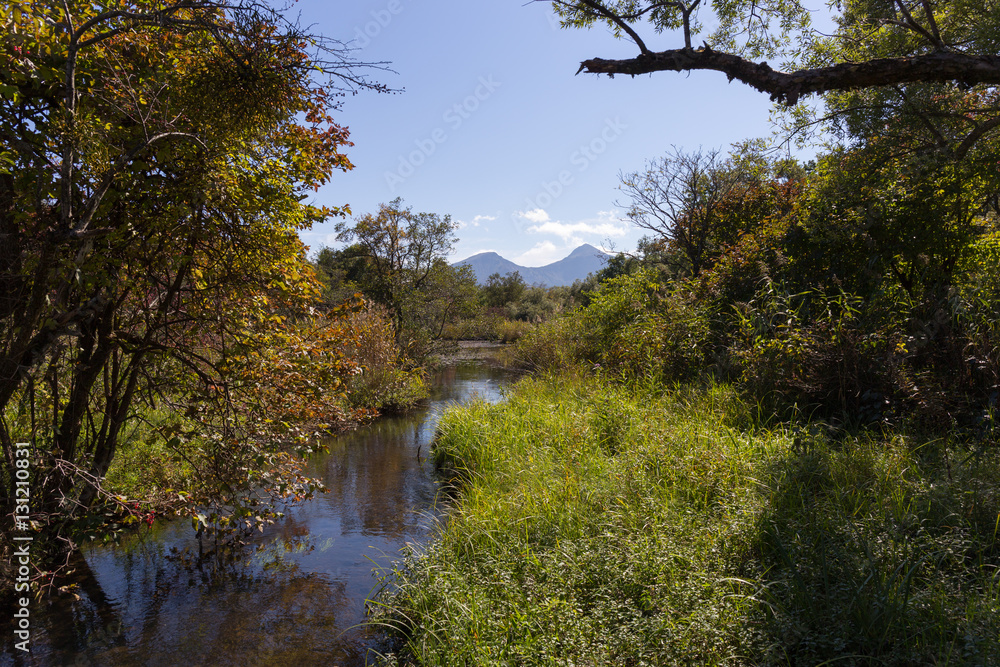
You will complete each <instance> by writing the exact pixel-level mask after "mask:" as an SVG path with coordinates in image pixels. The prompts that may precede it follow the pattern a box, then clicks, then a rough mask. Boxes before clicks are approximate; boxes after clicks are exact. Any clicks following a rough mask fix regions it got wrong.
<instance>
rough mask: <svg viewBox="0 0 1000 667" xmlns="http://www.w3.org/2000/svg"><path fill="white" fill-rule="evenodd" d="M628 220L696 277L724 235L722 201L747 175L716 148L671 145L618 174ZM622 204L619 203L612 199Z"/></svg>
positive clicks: (748, 179) (736, 192)
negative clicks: (659, 155)
mask: <svg viewBox="0 0 1000 667" xmlns="http://www.w3.org/2000/svg"><path fill="white" fill-rule="evenodd" d="M620 179H621V186H620V187H619V189H620V190H621V191H622V192H624V193H625V194H626V195H628V197H629V199H630V200H631V202H630V203H629V204H627V215H628V218H629V220H631V221H632V223H633V224H634V225H636V226H637V227H639V228H640V229H644V230H646V231H648V232H650V233H651V234H652V235H653V237H654V240H659V241H660V242H661V243H663V244H664V245H665V246H666V247H665V248H664V249H665V250H673V251H674V255H675V256H680V257H682V258H683V261H684V267H683V270H685V271H689V272H690V273H691V275H693V276H696V277H697V276H698V275H699V274H700V273H701V271H702V270H703V269H704V268H705V267H706V266H707V265H708V264H709V262H710V260H711V257H712V256H713V255H714V254H715V253H716V251H717V249H718V245H719V238H720V237H721V236H723V235H724V234H726V231H727V230H725V229H723V224H722V223H723V222H724V221H726V220H727V218H725V217H723V216H722V215H721V211H722V207H723V204H724V202H726V201H727V200H729V199H731V198H733V197H737V198H738V197H739V196H740V194H741V193H743V192H744V191H746V190H747V189H748V187H749V184H750V182H751V175H750V174H748V173H747V171H746V170H745V169H742V168H740V166H739V165H737V164H735V163H733V162H732V161H730V160H728V159H724V158H723V157H721V156H720V152H719V151H718V150H710V151H702V150H701V149H699V150H697V151H694V152H691V153H685V152H684V151H683V150H681V149H678V148H676V147H675V148H673V149H672V151H671V152H669V153H667V155H665V156H664V157H662V158H659V159H658V160H652V161H651V162H650V163H649V164H648V165H647V166H646V169H645V170H644V171H641V172H633V173H630V174H622V175H621V176H620ZM617 205H619V206H623V204H617Z"/></svg>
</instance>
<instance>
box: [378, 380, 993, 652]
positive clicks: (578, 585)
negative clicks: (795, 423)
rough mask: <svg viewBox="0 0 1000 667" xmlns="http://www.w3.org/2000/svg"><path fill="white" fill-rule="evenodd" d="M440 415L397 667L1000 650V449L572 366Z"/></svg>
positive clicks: (387, 600) (399, 606)
mask: <svg viewBox="0 0 1000 667" xmlns="http://www.w3.org/2000/svg"><path fill="white" fill-rule="evenodd" d="M440 428H441V434H440V438H439V440H438V442H437V446H436V450H435V456H436V457H437V460H438V462H439V463H440V464H441V465H442V466H444V467H445V468H449V469H452V470H453V471H454V472H455V474H456V476H457V477H456V479H457V488H458V498H457V502H456V508H455V510H454V511H453V513H452V514H451V515H450V517H449V520H448V521H447V524H446V526H445V527H444V528H443V529H442V532H441V534H440V536H439V538H438V539H437V540H436V541H435V542H433V543H432V544H431V545H430V546H428V547H427V548H426V549H425V550H424V551H423V552H422V553H421V554H419V555H414V556H413V557H411V558H409V559H408V560H407V561H406V562H405V563H404V564H403V565H401V567H400V569H399V571H398V572H397V573H396V577H397V581H396V583H395V584H393V586H392V588H391V589H388V590H387V592H386V593H385V595H384V596H383V598H382V600H381V602H380V604H381V605H384V606H381V607H380V608H379V610H378V611H377V613H376V614H375V620H376V622H378V623H383V624H385V625H386V626H388V627H390V628H392V629H393V630H394V631H395V633H396V634H397V635H398V636H399V637H400V638H401V641H403V642H405V647H401V649H400V651H399V653H398V654H397V655H395V656H390V657H389V658H388V660H387V661H388V662H390V663H394V664H408V663H411V662H412V663H415V664H422V665H447V664H455V665H459V664H460V665H471V664H475V665H482V664H510V665H522V664H577V665H585V664H587V665H604V664H606V665H643V664H648V665H671V664H697V665H702V664H731V665H737V664H797V665H804V664H809V665H815V664H821V663H822V664H838V665H847V664H858V665H869V664H871V665H911V664H969V665H988V664H998V661H1000V658H997V657H996V656H1000V580H998V576H1000V575H998V565H1000V542H998V539H997V537H998V535H997V531H998V527H1000V526H998V522H1000V494H998V488H1000V485H998V482H1000V466H998V456H997V452H996V451H995V448H994V449H988V450H976V449H970V448H966V447H963V446H959V445H957V444H955V443H952V442H948V441H941V440H939V441H934V442H922V441H920V440H918V439H915V438H912V437H906V436H903V435H892V436H875V435H855V436H845V435H843V434H839V435H837V437H833V436H832V435H831V434H830V433H829V432H828V430H827V429H825V428H823V427H822V426H820V425H812V426H811V427H801V428H786V427H781V428H777V429H774V430H770V431H764V430H761V429H759V428H753V427H752V423H751V420H750V418H749V416H748V411H747V410H746V409H745V408H744V406H742V405H741V404H740V403H739V401H738V400H736V399H735V398H734V395H733V394H732V393H731V392H730V391H728V390H727V389H725V388H719V387H714V388H710V389H707V390H678V391H674V392H669V393H666V394H664V393H656V392H652V391H644V390H642V389H625V388H622V387H620V386H617V385H612V384H609V383H605V382H602V381H599V380H596V379H593V378H584V377H579V376H562V377H558V378H548V379H528V380H525V381H523V382H522V383H521V384H519V385H518V387H517V388H516V390H515V391H514V392H513V394H512V396H511V397H510V400H509V401H508V402H506V403H505V404H502V405H494V406H490V405H485V404H474V405H471V406H469V407H465V408H460V409H456V410H454V411H451V412H449V413H448V414H446V415H445V417H444V419H443V420H442V423H441V427H440Z"/></svg>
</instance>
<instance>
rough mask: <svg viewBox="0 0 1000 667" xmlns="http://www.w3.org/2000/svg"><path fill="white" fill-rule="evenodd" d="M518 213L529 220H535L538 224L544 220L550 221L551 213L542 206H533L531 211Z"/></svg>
mask: <svg viewBox="0 0 1000 667" xmlns="http://www.w3.org/2000/svg"><path fill="white" fill-rule="evenodd" d="M517 215H519V216H520V217H522V218H524V219H525V220H527V221H528V222H533V223H535V224H536V225H537V224H539V223H543V222H548V220H549V214H548V213H546V212H545V210H544V209H541V208H533V209H531V210H530V211H518V213H517Z"/></svg>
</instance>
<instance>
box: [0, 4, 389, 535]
mask: <svg viewBox="0 0 1000 667" xmlns="http://www.w3.org/2000/svg"><path fill="white" fill-rule="evenodd" d="M0 26H2V28H3V31H4V34H5V38H4V40H3V44H2V46H0V253H2V258H0V259H2V261H0V294H2V296H0V409H2V411H3V412H2V414H3V419H2V420H0V445H2V448H3V461H2V464H3V465H2V467H0V487H2V488H0V505H2V507H3V508H4V512H3V513H4V514H6V515H7V516H8V517H9V516H11V512H10V510H11V507H12V503H13V501H14V488H13V479H14V476H13V472H12V471H13V467H12V466H13V455H12V449H11V448H12V446H13V443H14V442H15V441H20V440H29V441H30V442H31V443H32V445H33V450H32V451H33V457H34V468H33V470H34V475H35V481H34V486H33V489H34V490H33V492H32V493H33V496H34V500H33V502H34V503H35V507H34V508H33V509H34V514H33V517H34V518H35V519H37V520H38V521H39V522H40V523H41V524H42V525H43V526H44V525H46V524H47V523H51V524H52V525H53V526H55V525H63V524H67V523H69V522H72V521H73V520H74V519H75V518H77V517H79V516H80V515H82V514H84V513H86V512H87V510H88V509H89V508H90V506H91V505H93V503H94V502H96V501H97V500H100V498H99V493H100V480H101V478H102V477H103V476H104V474H105V473H106V472H107V470H108V467H109V465H110V463H111V461H112V459H113V458H114V455H115V452H116V449H117V447H118V445H119V443H120V441H121V439H122V437H123V433H124V432H125V429H126V424H128V423H130V422H134V420H135V419H136V406H137V405H139V404H142V405H144V406H146V407H150V408H152V407H154V406H156V405H163V404H164V403H165V402H166V403H169V404H172V402H173V403H176V404H175V405H173V407H175V408H176V409H177V410H178V414H180V413H183V411H184V410H185V409H188V410H189V412H188V414H189V416H192V418H194V416H195V415H199V414H200V415H202V417H203V420H202V421H203V424H204V425H203V428H202V432H201V433H197V434H193V433H188V434H184V433H181V432H179V431H177V430H176V429H175V430H173V431H171V432H169V433H165V434H164V437H166V438H168V439H170V441H171V442H172V443H175V444H176V443H178V442H180V441H181V440H183V439H186V438H199V439H201V440H202V441H203V442H206V443H214V444H211V445H210V446H211V447H214V448H215V449H214V451H207V452H205V460H206V461H212V462H213V463H211V464H206V469H205V470H206V474H213V475H221V476H222V477H223V478H226V479H225V480H224V482H223V484H224V485H225V484H230V483H231V485H230V486H229V487H228V488H230V490H231V491H232V493H233V494H238V493H240V492H241V491H239V489H243V490H245V489H246V485H247V484H249V485H251V486H253V485H257V486H258V487H264V486H267V485H268V483H267V482H265V481H264V480H263V478H259V477H258V478H256V479H253V478H251V477H248V476H247V470H249V469H254V464H253V463H252V461H254V460H255V459H257V458H258V456H264V455H265V454H266V455H267V457H271V458H267V460H268V461H269V462H270V463H268V464H265V465H264V466H263V468H267V467H268V466H269V465H270V464H274V465H273V466H272V469H273V470H274V471H278V472H280V471H281V470H282V469H284V470H286V471H292V468H294V466H291V467H285V466H284V463H282V460H279V459H280V454H279V453H277V452H273V451H272V452H270V453H267V452H261V451H260V450H259V449H256V447H257V444H255V443H257V442H258V441H257V440H255V437H256V436H255V435H254V434H255V433H256V431H255V429H254V428H253V427H248V426H249V422H252V421H253V419H254V417H253V415H254V413H255V412H256V408H254V409H251V407H250V406H251V405H256V406H258V407H260V405H261V402H262V401H265V397H266V395H267V392H264V393H263V394H262V395H260V396H258V397H256V398H248V399H247V401H248V403H246V404H245V405H244V408H246V409H236V408H235V405H236V403H237V402H238V399H237V397H238V396H240V395H241V392H243V391H245V390H246V389H248V388H249V389H251V390H252V388H253V386H254V384H255V383H256V385H257V386H261V385H262V384H266V385H268V386H271V384H273V383H268V382H263V381H262V377H263V376H262V373H266V372H267V370H268V369H275V368H278V367H282V366H281V365H280V364H276V363H274V362H275V359H274V358H272V359H271V363H262V360H263V359H266V358H268V357H274V356H275V355H280V351H281V350H289V349H292V348H298V350H299V351H300V352H301V350H303V349H312V352H311V353H310V354H309V355H308V356H307V357H306V358H307V359H316V360H319V361H323V362H325V363H324V364H319V363H316V364H313V365H312V366H311V367H308V364H301V363H298V362H295V363H290V365H288V366H287V367H286V369H287V371H288V372H287V373H285V374H284V375H283V379H282V382H294V381H296V379H297V380H298V381H302V380H303V379H304V378H306V377H307V376H309V375H310V374H313V376H314V377H313V379H315V378H316V376H315V374H316V373H320V374H322V373H332V375H334V376H336V375H337V373H338V369H341V370H345V371H346V369H343V367H342V365H341V363H340V360H339V358H338V357H337V355H336V354H335V353H334V352H332V351H331V348H330V345H329V343H330V340H329V338H328V337H326V336H324V335H322V334H318V333H317V332H312V334H310V335H311V340H306V339H305V338H303V333H302V331H301V330H300V328H299V327H296V325H295V322H294V319H293V318H291V316H292V315H293V314H295V313H296V312H301V311H302V310H303V309H305V308H308V304H309V302H310V300H311V299H312V297H313V296H314V295H315V293H316V290H317V287H316V283H315V279H314V277H313V276H312V275H311V272H310V270H309V269H308V265H307V263H306V262H305V253H304V248H303V246H302V244H301V242H300V241H299V239H298V236H297V231H298V230H300V229H303V228H307V227H308V226H309V225H311V224H312V223H313V222H315V221H317V220H321V219H324V218H326V217H328V216H330V215H334V214H338V213H344V212H345V211H344V210H340V209H336V208H334V209H329V208H322V207H315V206H311V205H309V204H308V203H305V202H304V201H303V200H304V199H305V197H304V196H303V195H304V194H305V193H307V192H309V191H310V190H311V189H313V188H315V187H318V186H319V185H320V184H322V183H323V182H325V181H326V180H327V179H328V178H329V176H330V174H331V173H332V172H333V171H335V170H338V169H349V168H350V167H351V164H350V162H349V161H348V159H347V158H346V156H345V155H344V153H343V152H342V149H343V148H344V147H345V146H348V145H350V143H349V141H348V134H347V130H346V129H345V128H343V127H341V126H339V125H338V124H337V123H336V122H335V121H334V119H333V117H332V116H331V113H332V109H333V107H334V106H335V105H334V102H335V97H336V95H338V94H339V93H340V92H342V91H343V90H345V89H350V88H356V87H359V86H360V87H364V86H370V85H373V84H370V83H369V82H367V81H366V80H365V79H364V78H363V77H362V76H360V75H359V74H358V72H359V69H360V67H361V64H360V63H356V62H354V61H352V60H351V59H350V57H349V55H348V52H347V51H346V50H344V49H343V47H342V46H341V45H338V44H337V43H335V42H329V41H324V40H322V39H321V38H317V37H313V36H310V35H309V34H307V33H305V32H304V31H303V30H301V29H299V28H298V27H297V26H295V25H293V24H290V23H288V22H287V21H286V20H285V19H284V18H283V16H282V15H281V14H280V13H278V12H276V11H274V10H273V9H271V8H269V6H267V5H265V4H263V3H256V2H252V1H246V2H244V1H242V0H234V1H232V2H230V1H228V0H222V1H218V0H178V1H176V2H169V1H168V2H146V1H145V0H108V1H106V2H78V1H75V0H70V1H68V2H49V1H45V0H22V1H19V2H14V3H8V4H6V5H4V6H3V7H2V8H0ZM373 86H374V87H376V88H377V87H378V86H377V85H373ZM313 334H315V335H313ZM324 341H325V342H324ZM328 379H329V381H330V382H332V383H333V384H332V385H330V386H331V387H335V386H336V382H335V380H334V378H328ZM279 384H280V383H279ZM280 393H281V392H279V393H278V394H280ZM278 394H273V395H272V398H274V399H275V400H278V401H281V400H284V398H287V396H285V397H282V396H280V395H278ZM315 398H317V400H319V402H320V403H323V402H324V401H325V400H326V399H325V398H324V397H319V396H316V397H315ZM199 404H201V405H205V404H212V405H214V406H216V408H217V410H218V412H216V416H215V417H213V418H211V419H209V418H205V415H204V413H203V410H202V409H201V408H198V407H197V406H198V405H199ZM282 405H283V406H284V408H287V409H288V410H289V411H290V412H295V411H299V410H300V408H301V407H302V406H292V405H291V404H290V403H288V402H285V403H282ZM330 405H331V404H330V403H329V402H328V401H327V402H326V406H327V407H330ZM270 408H271V409H272V414H271V415H270V416H275V415H276V414H278V413H280V412H281V410H278V409H277V407H276V404H272V405H271V406H270ZM284 408H283V409H284ZM258 416H259V415H258ZM262 419H263V418H261V420H262ZM262 423H263V421H261V422H260V424H262ZM245 426H247V427H248V428H244V427H245ZM257 435H259V433H258V434H257ZM272 454H274V456H278V457H279V458H274V457H273V456H271V455H272ZM259 460H263V459H258V461H259ZM247 466H249V467H247ZM257 468H261V466H259V465H258V466H257ZM227 475H228V478H227V477H226V476H227ZM289 488H290V487H289ZM236 497H237V496H236V495H231V496H230V498H229V501H228V504H229V505H230V507H231V506H233V505H234V504H236V503H235V500H234V499H235V498H236ZM55 532H59V531H58V530H56V531H55Z"/></svg>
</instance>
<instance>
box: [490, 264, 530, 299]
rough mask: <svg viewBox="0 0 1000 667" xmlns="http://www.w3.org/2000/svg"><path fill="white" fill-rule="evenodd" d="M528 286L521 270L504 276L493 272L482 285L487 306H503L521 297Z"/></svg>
mask: <svg viewBox="0 0 1000 667" xmlns="http://www.w3.org/2000/svg"><path fill="white" fill-rule="evenodd" d="M527 287H528V286H527V284H526V283H525V282H524V278H522V277H521V273H520V272H519V271H515V272H514V273H508V274H507V275H504V276H501V275H500V274H499V273H492V274H490V277H489V278H487V279H486V284H485V285H483V287H482V295H483V302H484V304H485V305H486V307H487V308H503V307H504V306H506V305H507V304H508V303H510V302H511V301H517V300H518V299H520V298H521V296H522V295H523V294H524V290H525V289H526V288H527Z"/></svg>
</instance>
